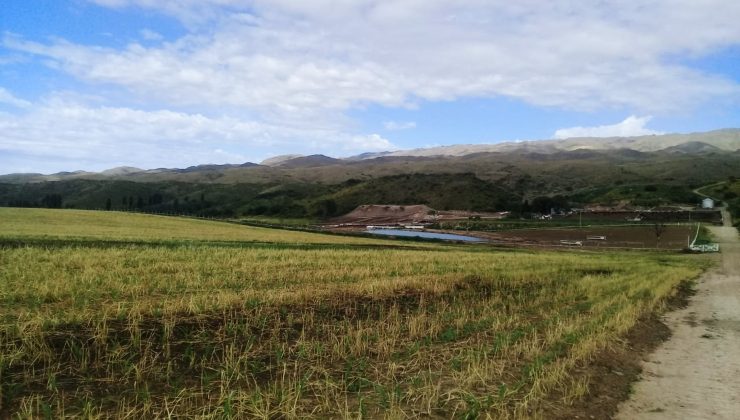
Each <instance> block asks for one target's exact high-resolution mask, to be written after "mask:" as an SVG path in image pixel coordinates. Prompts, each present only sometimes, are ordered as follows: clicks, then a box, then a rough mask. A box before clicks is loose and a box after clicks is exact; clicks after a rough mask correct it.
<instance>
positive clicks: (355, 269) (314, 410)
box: [0, 210, 703, 418]
mask: <svg viewBox="0 0 740 420" xmlns="http://www.w3.org/2000/svg"><path fill="white" fill-rule="evenodd" d="M0 216H2V217H0V223H2V224H1V225H0V232H2V234H3V236H2V237H0V278H2V282H0V314H1V315H0V321H1V323H0V392H1V394H2V406H1V407H0V417H11V416H13V417H19V418H40V417H46V418H61V417H86V418H90V417H116V418H154V417H172V416H174V417H214V418H336V417H344V418H348V417H393V418H399V417H409V416H410V417H416V416H433V417H443V418H452V417H466V418H474V417H476V416H480V415H485V414H488V415H491V416H493V417H497V418H502V417H504V418H505V417H511V418H513V417H531V416H538V415H544V414H543V413H546V412H547V410H550V409H552V407H553V406H557V407H561V408H563V407H567V406H569V405H570V404H572V403H573V402H575V401H578V400H580V399H582V398H584V397H585V396H586V395H588V393H589V383H590V382H591V381H592V379H591V378H589V377H588V376H583V375H579V374H577V372H578V371H580V370H581V369H582V368H583V367H584V366H587V365H588V364H589V361H590V360H592V358H593V357H594V356H595V355H596V354H598V353H599V352H600V351H602V350H603V349H605V348H606V347H607V346H610V347H612V348H613V347H614V346H618V344H617V343H619V340H618V339H619V337H621V336H623V335H624V334H625V332H626V331H628V330H629V329H630V328H631V327H632V326H633V325H634V324H635V323H636V322H637V320H638V319H639V318H640V317H642V316H644V315H646V314H648V313H651V312H652V311H654V310H656V309H657V308H659V307H660V305H661V302H662V301H663V299H664V298H665V297H666V296H669V295H671V294H672V293H673V290H674V288H675V287H676V286H677V285H678V284H680V283H681V282H684V281H687V280H689V279H691V278H693V277H695V276H696V275H697V274H698V273H699V272H700V271H701V269H702V266H703V263H701V262H700V261H699V260H694V259H687V258H686V257H685V256H680V255H665V254H650V253H645V254H637V253H627V254H621V253H610V254H597V253H563V252H530V251H496V250H494V249H491V248H488V247H484V246H453V245H428V246H426V247H425V248H424V249H419V248H418V247H417V246H414V247H409V248H399V247H398V244H397V243H394V242H389V241H380V240H378V241H369V242H372V244H370V243H369V242H368V243H365V244H364V245H357V244H355V243H354V241H361V242H364V241H365V240H364V239H354V238H344V237H338V236H323V235H312V234H307V233H300V232H281V231H277V230H274V231H267V230H262V229H254V228H247V227H240V226H234V225H228V224H224V223H218V222H207V221H197V220H182V219H170V218H165V217H153V216H143V215H132V214H123V213H113V212H79V211H61V210H56V211H54V210H33V211H28V210H0ZM38 235H46V236H47V237H46V238H45V240H43V241H40V240H38ZM270 235H271V236H270ZM24 238H28V239H29V240H27V241H24V240H23V239H24ZM70 238H77V239H76V240H74V241H72V240H69V239H70ZM135 238H139V239H140V241H135V240H133V239H135ZM161 238H168V239H169V241H165V242H156V241H151V240H153V239H161ZM198 238H200V239H203V240H202V241H198V240H197V239H198ZM213 240H219V241H224V242H213ZM241 240H247V241H250V240H262V241H264V240H269V241H274V242H272V243H271V245H270V246H268V247H254V246H234V244H236V243H240V242H238V241H241ZM299 240H300V241H306V242H311V241H317V242H323V241H325V240H326V241H328V242H332V244H331V245H332V248H331V249H327V248H324V249H316V248H312V247H305V248H299V247H295V246H292V244H291V242H293V241H299ZM234 241H237V242H234ZM347 241H349V242H351V243H347ZM380 244H387V246H380ZM245 245H249V243H245Z"/></svg>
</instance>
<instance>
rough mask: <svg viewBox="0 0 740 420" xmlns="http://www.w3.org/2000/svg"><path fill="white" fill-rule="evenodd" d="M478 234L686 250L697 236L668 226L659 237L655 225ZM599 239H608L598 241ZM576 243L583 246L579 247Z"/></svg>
mask: <svg viewBox="0 0 740 420" xmlns="http://www.w3.org/2000/svg"><path fill="white" fill-rule="evenodd" d="M477 235H478V236H485V237H486V238H489V239H491V240H493V241H500V242H505V243H514V244H527V245H541V246H585V247H613V248H641V249H674V250H680V249H684V248H686V247H687V246H688V242H689V241H688V240H689V238H691V239H693V238H694V236H695V235H696V225H680V226H675V225H672V226H666V227H665V230H664V231H663V232H661V234H660V238H658V236H657V235H656V228H655V226H652V225H641V226H624V227H619V226H603V227H588V228H557V229H518V230H513V231H504V232H495V233H477ZM597 237H598V238H601V237H603V238H605V239H595V238H597ZM589 238H591V239H589ZM564 241H565V242H567V243H565V242H564ZM576 242H580V243H581V245H576V244H575V243H576Z"/></svg>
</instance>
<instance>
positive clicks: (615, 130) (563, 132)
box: [553, 115, 663, 139]
mask: <svg viewBox="0 0 740 420" xmlns="http://www.w3.org/2000/svg"><path fill="white" fill-rule="evenodd" d="M651 119H652V117H651V116H646V117H636V116H634V115H630V116H629V117H627V118H625V119H624V121H622V122H620V123H617V124H612V125H600V126H596V127H570V128H561V129H559V130H557V131H555V134H554V136H553V137H554V138H556V139H567V138H572V137H632V136H649V135H651V134H663V133H662V132H660V131H656V130H651V129H649V128H647V127H645V126H646V125H647V123H648V122H650V120H651Z"/></svg>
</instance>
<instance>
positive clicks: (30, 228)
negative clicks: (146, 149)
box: [0, 208, 388, 245]
mask: <svg viewBox="0 0 740 420" xmlns="http://www.w3.org/2000/svg"><path fill="white" fill-rule="evenodd" d="M0 238H36V239H40V238H47V239H49V238H57V239H94V240H106V241H108V240H113V241H116V240H120V241H124V240H137V241H229V242H270V243H302V244H364V245H373V244H374V245H387V244H388V242H387V241H384V240H380V239H372V238H361V237H349V236H340V235H323V234H318V233H310V232H300V231H287V230H279V229H270V228H263V227H254V226H241V225H237V224H231V223H224V222H214V221H209V220H200V219H190V218H177V217H168V216H155V215H147V214H137V213H126V212H99V211H87V210H47V209H23V208H0Z"/></svg>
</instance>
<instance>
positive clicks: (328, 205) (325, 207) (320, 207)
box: [314, 199, 337, 217]
mask: <svg viewBox="0 0 740 420" xmlns="http://www.w3.org/2000/svg"><path fill="white" fill-rule="evenodd" d="M336 214H337V202H336V201H334V200H332V199H327V200H321V201H319V202H318V203H316V210H315V211H314V215H316V216H318V217H331V216H334V215H336Z"/></svg>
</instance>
